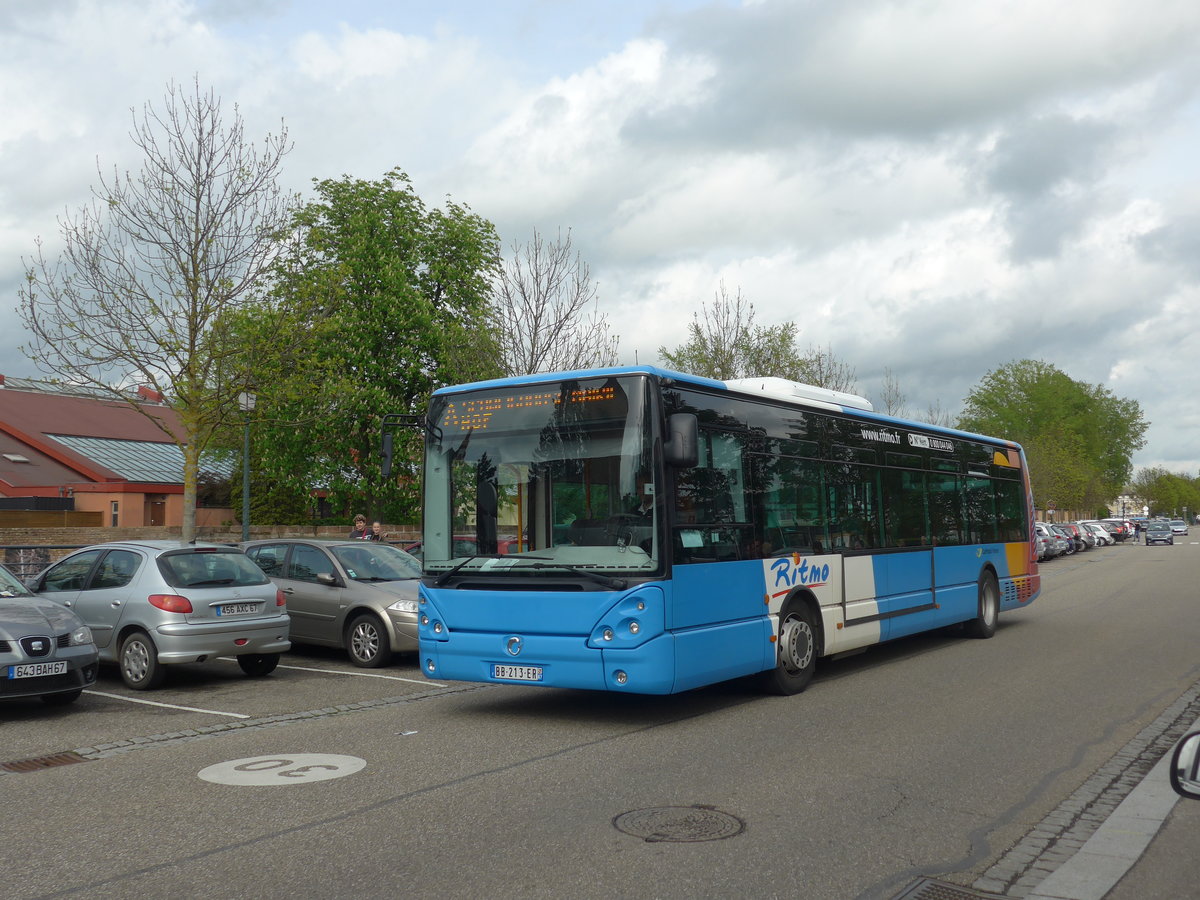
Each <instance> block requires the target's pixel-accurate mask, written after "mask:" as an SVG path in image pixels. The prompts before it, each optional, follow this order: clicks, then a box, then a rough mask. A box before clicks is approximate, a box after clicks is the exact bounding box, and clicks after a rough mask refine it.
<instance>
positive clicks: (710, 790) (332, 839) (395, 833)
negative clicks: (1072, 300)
mask: <svg viewBox="0 0 1200 900" xmlns="http://www.w3.org/2000/svg"><path fill="white" fill-rule="evenodd" d="M1198 564H1200V537H1196V538H1189V539H1184V540H1183V541H1181V542H1180V543H1178V544H1176V545H1175V546H1173V547H1170V546H1158V547H1144V546H1141V545H1129V546H1117V547H1112V548H1104V549H1100V550H1095V551H1089V552H1088V553H1085V554H1078V555H1076V556H1074V557H1071V558H1068V559H1065V560H1057V561H1053V562H1050V563H1048V564H1046V565H1045V566H1044V567H1043V570H1042V571H1043V575H1044V582H1043V585H1044V586H1043V595H1042V597H1041V598H1040V599H1039V600H1038V601H1037V602H1036V603H1035V604H1034V605H1033V606H1031V607H1030V608H1028V609H1025V610H1021V611H1019V612H1015V613H1011V614H1005V615H1003V616H1002V617H1001V620H1000V627H999V629H998V631H997V634H996V636H995V637H994V638H993V639H991V640H988V641H979V640H970V639H965V638H963V637H961V636H959V635H957V634H956V633H948V632H939V633H937V634H933V635H927V636H922V637H919V638H915V639H908V640H903V641H898V642H895V643H892V644H889V645H885V646H882V647H878V648H874V649H872V650H869V651H868V652H865V653H862V654H860V655H857V656H854V657H851V658H848V659H844V660H838V661H833V662H828V663H826V664H824V665H823V666H822V668H821V670H820V671H819V673H818V676H817V679H816V680H815V681H814V683H813V685H812V686H811V687H810V688H809V690H808V691H807V692H805V693H804V694H802V695H800V696H797V697H791V698H778V697H764V696H760V695H758V694H757V693H755V692H754V690H753V689H752V688H750V687H749V686H747V685H746V684H744V683H732V684H727V685H722V686H718V687H715V688H711V689H705V690H700V691H695V692H692V693H688V694H684V695H680V696H675V697H664V698H653V697H612V696H607V695H604V694H592V693H586V692H575V691H560V690H547V689H538V688H520V687H483V686H477V685H463V684H445V683H443V684H434V683H431V682H427V681H425V680H424V679H422V677H421V676H420V674H419V673H418V672H417V671H416V669H415V668H414V666H413V665H412V663H413V662H414V660H412V659H403V658H402V659H401V660H400V662H399V664H397V665H395V666H392V667H389V668H387V669H382V670H372V671H369V672H367V671H364V670H357V669H354V668H353V667H352V666H350V665H349V664H348V663H346V662H344V661H343V658H342V657H341V656H340V655H339V654H337V653H335V652H333V651H312V652H306V653H292V654H288V655H287V656H285V659H284V663H283V664H282V665H281V667H280V668H279V669H278V670H277V671H276V673H274V674H273V675H271V676H269V677H268V678H265V679H248V678H245V677H244V676H242V675H241V672H240V670H239V669H238V668H237V666H236V664H234V663H232V662H217V663H213V664H209V665H204V666H193V667H180V668H178V669H174V670H172V672H171V676H170V678H169V680H168V683H167V686H166V687H165V688H164V689H162V690H159V691H155V692H152V693H135V692H131V691H127V690H125V689H124V688H123V686H121V684H120V681H119V679H117V677H116V675H115V673H112V672H109V673H106V674H105V675H104V676H103V677H102V681H101V683H100V684H99V685H98V686H97V688H96V690H94V691H89V692H88V693H86V694H85V695H84V697H83V698H82V699H81V700H80V701H79V702H78V703H77V704H75V705H74V706H73V707H71V708H68V709H64V710H52V709H46V708H43V707H42V706H41V705H40V704H37V703H33V704H7V705H5V706H3V707H0V761H6V760H7V761H13V760H28V759H33V758H37V757H44V756H49V755H53V754H59V753H63V752H66V751H75V752H78V753H80V755H81V756H82V757H83V759H84V761H81V762H77V763H74V764H70V765H61V766H53V767H49V768H43V769H39V770H37V771H32V772H28V773H20V774H3V775H0V798H2V800H3V809H4V811H5V814H4V817H3V825H0V870H3V871H4V872H5V873H7V874H6V878H5V896H6V897H9V898H31V897H60V896H63V897H65V896H88V897H92V896H104V897H106V898H124V897H129V898H133V897H138V898H143V897H147V896H171V897H200V896H204V897H211V896H223V897H255V898H274V897H288V898H307V897H322V898H325V897H346V896H356V897H364V898H366V897H385V896H386V897H396V896H422V897H462V896H478V897H547V898H551V897H553V898H558V897H573V898H580V897H664V898H675V897H735V896H736V897H764V898H769V897H780V898H783V897H806V898H862V900H867V898H881V900H882V898H890V897H894V896H897V895H898V894H899V893H900V892H902V891H904V890H905V888H906V886H908V885H911V884H912V883H913V882H914V880H915V879H919V878H922V877H928V878H935V879H938V880H940V881H944V882H947V883H950V884H958V885H964V886H969V885H973V884H976V883H977V882H980V880H981V879H984V878H987V877H992V878H994V877H995V876H996V872H997V871H998V870H1004V869H1005V867H1006V866H1007V867H1009V869H1012V870H1014V871H1016V874H1017V875H1020V871H1019V870H1020V867H1021V866H1025V868H1026V869H1030V868H1032V867H1036V866H1037V865H1038V864H1039V861H1037V860H1034V861H1030V862H1026V861H1024V860H1023V859H1014V855H1015V854H1014V853H1013V852H1010V851H1012V850H1013V848H1017V847H1020V846H1022V842H1023V841H1027V840H1028V837H1029V836H1030V835H1031V834H1037V833H1038V830H1039V829H1045V828H1046V827H1047V825H1046V822H1047V821H1048V820H1050V821H1053V820H1054V818H1055V815H1056V813H1057V811H1058V810H1060V808H1061V806H1062V804H1064V802H1065V801H1067V800H1068V799H1069V798H1071V797H1072V796H1073V795H1075V794H1076V793H1077V792H1078V791H1080V790H1081V788H1082V787H1084V786H1086V785H1087V784H1089V783H1090V782H1091V781H1094V780H1095V779H1094V778H1093V776H1094V775H1095V774H1096V773H1098V772H1104V771H1106V770H1107V768H1111V767H1112V766H1113V765H1114V762H1113V760H1114V758H1116V759H1117V760H1118V765H1120V764H1122V763H1121V762H1120V759H1121V752H1122V750H1123V748H1127V747H1128V745H1129V743H1130V742H1131V741H1133V740H1134V739H1135V738H1136V737H1137V736H1138V735H1139V734H1140V733H1143V732H1144V730H1145V729H1147V728H1148V727H1150V726H1151V725H1152V723H1154V722H1155V721H1157V720H1160V718H1161V715H1162V713H1163V711H1164V710H1167V709H1168V708H1170V707H1172V705H1173V704H1176V703H1177V701H1179V700H1180V698H1181V697H1183V696H1184V695H1186V694H1188V692H1189V691H1192V690H1193V689H1194V688H1195V686H1196V685H1197V682H1198V681H1200V659H1198V658H1197V654H1196V652H1195V648H1196V646H1197V642H1198V639H1200V617H1197V616H1196V615H1195V604H1196V588H1195V584H1196V574H1197V571H1198ZM380 676H382V677H380ZM144 701H149V702H150V703H153V704H155V705H147V704H146V702H144ZM1134 762H1136V760H1135V761H1134ZM1106 767H1107V768H1106ZM201 773H203V775H202V774H201ZM318 779H323V780H318ZM1112 780H1113V781H1120V780H1121V779H1120V778H1116V779H1112ZM231 782H232V783H231ZM246 782H259V783H246ZM1197 805H1198V806H1200V804H1197ZM631 832H632V833H631ZM685 838H689V839H685ZM700 838H711V839H703V840H701V839H700ZM1041 862H1042V863H1043V864H1044V862H1045V861H1044V860H1043V861H1041ZM1034 870H1035V871H1036V869H1034ZM1024 877H1025V880H1026V881H1027V880H1028V872H1026V874H1025V876H1024ZM1018 883H1020V882H1019V879H1018V878H1017V877H1016V875H1014V878H1013V885H1014V888H1013V890H1016V887H1015V885H1017V884H1018ZM1010 895H1011V896H1017V894H1016V893H1012V894H1010Z"/></svg>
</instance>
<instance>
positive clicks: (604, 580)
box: [433, 553, 626, 591]
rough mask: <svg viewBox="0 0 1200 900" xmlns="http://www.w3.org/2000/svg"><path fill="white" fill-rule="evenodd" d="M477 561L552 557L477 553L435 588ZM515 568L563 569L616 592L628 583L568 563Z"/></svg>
mask: <svg viewBox="0 0 1200 900" xmlns="http://www.w3.org/2000/svg"><path fill="white" fill-rule="evenodd" d="M477 559H510V560H512V561H513V562H523V561H524V560H527V559H534V560H552V557H549V556H513V555H512V554H511V553H477V554H476V555H474V556H468V557H467V558H466V559H464V560H463V561H462V562H460V563H459V564H458V565H456V566H455V567H454V568H452V569H448V570H446V571H445V572H443V573H442V574H441V575H439V576H438V577H437V579H436V580H435V581H434V582H433V586H434V587H441V586H442V585H443V584H445V583H446V582H447V581H449V580H450V579H451V577H453V576H454V575H455V574H457V573H458V570H459V569H461V568H462V567H463V566H465V565H466V564H467V563H469V562H473V561H474V560H477ZM514 568H521V569H562V570H563V571H564V572H570V573H571V574H572V575H578V576H580V577H581V578H587V579H590V580H592V581H595V582H596V583H597V584H602V585H604V586H605V587H608V588H612V589H613V590H616V591H620V590H624V588H625V585H626V581H625V579H623V578H609V577H608V576H607V575H601V574H600V573H599V572H589V571H588V570H587V569H577V568H575V567H574V566H569V565H567V564H566V563H560V562H550V563H549V565H547V564H545V563H543V562H535V563H532V564H531V565H528V566H515V567H514Z"/></svg>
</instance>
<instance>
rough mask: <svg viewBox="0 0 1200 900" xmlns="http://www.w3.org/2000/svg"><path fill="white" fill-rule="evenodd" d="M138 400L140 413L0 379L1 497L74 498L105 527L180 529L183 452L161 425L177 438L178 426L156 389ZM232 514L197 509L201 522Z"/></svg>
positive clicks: (143, 391) (85, 395)
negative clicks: (176, 527) (177, 527)
mask: <svg viewBox="0 0 1200 900" xmlns="http://www.w3.org/2000/svg"><path fill="white" fill-rule="evenodd" d="M133 396H135V397H136V398H137V399H138V402H139V409H140V410H141V411H140V412H139V410H137V409H133V408H132V407H131V406H129V405H128V404H126V403H122V402H120V401H118V400H111V399H105V398H103V397H101V396H98V395H97V394H95V393H92V392H89V391H87V390H86V389H72V388H62V387H58V386H52V385H48V384H47V383H45V382H38V381H32V380H28V379H19V378H5V377H4V376H2V375H0V498H59V500H61V501H66V500H67V499H71V500H73V502H74V509H75V510H77V511H83V512H93V513H99V514H100V522H101V524H103V525H104V526H105V527H113V528H117V527H126V528H128V527H138V526H172V525H180V524H182V521H183V453H182V452H181V451H180V449H179V448H178V447H177V446H176V445H175V443H174V442H173V441H172V440H171V438H170V437H169V436H168V435H167V434H166V433H165V432H164V431H163V430H162V428H160V427H159V425H158V424H156V423H161V424H162V425H163V426H164V427H166V428H167V429H169V430H170V431H171V432H172V433H179V420H178V418H177V416H176V415H175V413H174V412H173V411H172V410H170V409H168V408H167V407H166V406H163V405H162V403H161V399H162V398H161V396H160V395H158V394H157V393H155V392H154V391H150V390H148V389H147V388H139V389H138V390H137V392H136V394H134V395H133ZM225 474H228V473H225ZM34 503H35V501H32V500H31V501H30V503H29V504H28V505H29V506H33V505H34ZM4 505H5V506H9V505H13V504H7V503H6V504H4ZM54 505H59V506H68V507H69V506H70V504H68V503H65V502H60V503H56V504H54ZM232 513H233V511H232V510H230V509H219V510H217V509H197V510H196V524H197V525H198V526H203V525H216V524H219V523H220V522H221V521H223V520H228V519H230V518H232Z"/></svg>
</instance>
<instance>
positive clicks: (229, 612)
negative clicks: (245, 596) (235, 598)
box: [217, 603, 258, 616]
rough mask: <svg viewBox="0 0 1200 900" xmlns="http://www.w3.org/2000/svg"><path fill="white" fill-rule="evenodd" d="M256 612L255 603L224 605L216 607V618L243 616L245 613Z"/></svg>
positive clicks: (256, 605)
mask: <svg viewBox="0 0 1200 900" xmlns="http://www.w3.org/2000/svg"><path fill="white" fill-rule="evenodd" d="M256 612H258V604H257V603H226V604H225V605H224V606H218V607H217V615H218V616H244V615H246V614H247V613H256Z"/></svg>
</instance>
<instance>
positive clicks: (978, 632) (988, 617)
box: [965, 572, 1000, 638]
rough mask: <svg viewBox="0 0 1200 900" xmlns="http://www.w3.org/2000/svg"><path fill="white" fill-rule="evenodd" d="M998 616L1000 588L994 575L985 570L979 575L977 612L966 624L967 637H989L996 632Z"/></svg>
mask: <svg viewBox="0 0 1200 900" xmlns="http://www.w3.org/2000/svg"><path fill="white" fill-rule="evenodd" d="M999 618H1000V588H999V587H998V586H997V585H996V576H994V575H993V574H992V573H991V572H985V573H984V574H982V575H980V576H979V614H978V615H977V616H976V617H975V618H974V619H971V620H970V621H969V622H967V623H965V624H966V632H967V636H968V637H974V638H990V637H991V636H992V635H993V634H995V633H996V622H997V620H998V619H999Z"/></svg>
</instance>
